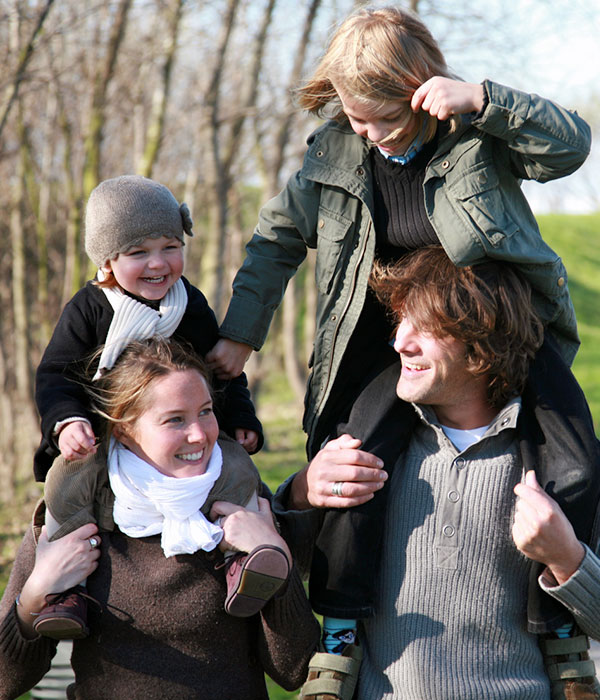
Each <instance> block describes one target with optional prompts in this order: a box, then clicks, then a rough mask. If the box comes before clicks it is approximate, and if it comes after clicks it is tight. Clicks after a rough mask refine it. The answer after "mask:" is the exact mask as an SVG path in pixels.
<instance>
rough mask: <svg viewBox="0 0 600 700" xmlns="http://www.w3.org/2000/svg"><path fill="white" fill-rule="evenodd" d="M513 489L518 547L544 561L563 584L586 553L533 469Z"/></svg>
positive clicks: (532, 556)
mask: <svg viewBox="0 0 600 700" xmlns="http://www.w3.org/2000/svg"><path fill="white" fill-rule="evenodd" d="M514 490H515V493H516V494H517V497H518V498H517V503H516V507H515V522H514V524H513V528H512V536H513V540H514V542H515V544H516V546H517V549H519V551H521V552H522V553H523V554H524V555H525V556H526V557H529V558H530V559H533V560H534V561H538V562H540V563H542V564H545V565H546V566H547V567H548V569H549V570H550V572H551V573H552V575H553V576H554V578H555V579H556V581H557V583H558V584H559V585H560V584H563V583H565V581H567V580H568V579H569V578H570V577H571V575H572V574H573V573H574V572H575V571H577V569H578V568H579V565H580V564H581V562H582V560H583V557H584V556H585V549H584V548H583V545H582V544H581V542H579V540H578V539H577V537H576V536H575V532H574V530H573V527H572V525H571V523H570V522H569V521H568V520H567V517H566V516H565V514H564V513H563V512H562V510H561V509H560V506H559V505H558V503H557V502H556V501H555V500H554V499H553V498H550V496H548V494H547V493H546V492H545V491H544V490H543V489H542V487H541V486H540V485H539V484H538V482H537V479H536V478H535V472H534V471H528V472H527V474H526V475H525V483H524V484H523V483H522V484H517V485H516V486H515V489H514Z"/></svg>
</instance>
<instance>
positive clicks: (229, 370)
mask: <svg viewBox="0 0 600 700" xmlns="http://www.w3.org/2000/svg"><path fill="white" fill-rule="evenodd" d="M251 353H252V347H251V346H250V345H246V343H238V342H236V341H235V340H230V339H229V338H221V340H219V341H218V342H217V344H216V345H215V347H214V348H213V349H212V350H211V351H210V352H208V353H207V354H206V361H207V363H208V367H209V369H211V370H212V371H213V372H214V373H215V375H216V376H217V377H218V379H234V378H235V377H239V376H240V374H241V373H242V372H243V371H244V365H245V364H246V362H247V361H248V358H249V357H250V354H251Z"/></svg>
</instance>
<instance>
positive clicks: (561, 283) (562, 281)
mask: <svg viewBox="0 0 600 700" xmlns="http://www.w3.org/2000/svg"><path fill="white" fill-rule="evenodd" d="M556 284H557V285H558V286H559V287H564V286H565V278H564V277H559V278H558V279H557V280H556Z"/></svg>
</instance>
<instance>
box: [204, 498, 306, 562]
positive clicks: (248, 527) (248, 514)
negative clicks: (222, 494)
mask: <svg viewBox="0 0 600 700" xmlns="http://www.w3.org/2000/svg"><path fill="white" fill-rule="evenodd" d="M219 516H221V518H222V519H221V527H222V528H223V539H222V540H221V543H220V544H219V548H220V549H221V550H222V551H224V550H227V549H233V550H236V551H238V552H251V551H252V550H253V549H254V548H255V547H258V546H259V545H261V544H272V545H274V546H275V547H279V548H280V549H282V550H283V551H284V552H285V555H286V556H287V558H288V561H289V562H290V565H291V563H292V555H291V553H290V550H289V548H288V546H287V544H286V542H285V540H284V539H283V537H282V536H281V535H280V534H279V533H278V532H277V530H276V529H275V523H274V522H273V514H272V513H271V506H270V505H269V501H267V499H266V498H259V499H258V511H253V510H249V509H247V508H243V507H242V506H238V505H234V504H233V503H228V502H226V501H216V502H215V503H213V505H212V508H211V510H210V518H211V520H215V519H216V518H218V517H219Z"/></svg>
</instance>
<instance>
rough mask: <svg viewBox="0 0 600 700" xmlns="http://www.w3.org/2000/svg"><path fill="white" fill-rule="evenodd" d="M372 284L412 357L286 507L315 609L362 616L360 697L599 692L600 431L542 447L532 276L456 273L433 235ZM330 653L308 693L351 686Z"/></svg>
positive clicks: (358, 409) (289, 487)
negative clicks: (534, 389) (577, 441)
mask: <svg viewBox="0 0 600 700" xmlns="http://www.w3.org/2000/svg"><path fill="white" fill-rule="evenodd" d="M372 286H373V287H374V289H375V291H376V292H377V293H378V295H379V296H380V298H382V299H383V300H384V301H386V302H387V304H388V306H389V308H390V309H391V310H392V311H393V313H394V314H395V316H396V318H397V320H398V330H397V333H396V338H395V343H394V347H395V349H396V351H397V352H398V354H399V356H400V360H401V366H400V367H395V368H393V367H392V368H389V369H388V370H384V372H382V374H381V375H380V376H379V377H378V378H377V379H376V380H375V381H374V382H373V383H372V384H371V385H369V386H367V387H366V389H365V390H364V392H363V394H362V395H361V396H360V397H359V399H358V401H357V402H356V404H355V406H354V407H353V409H352V412H351V414H350V418H349V421H348V423H347V424H346V425H344V426H343V427H342V429H343V430H345V431H346V432H347V433H348V434H344V435H342V436H341V437H339V438H338V439H336V440H333V441H331V442H330V443H328V444H327V445H326V446H325V448H324V449H322V450H321V452H319V454H318V455H317V456H316V457H315V459H314V460H313V461H312V462H311V463H310V464H309V465H308V466H307V467H306V468H305V469H304V470H303V471H302V472H299V473H298V474H297V475H296V476H295V477H294V478H292V479H291V480H290V481H289V482H288V483H286V484H284V485H283V486H282V488H281V489H280V491H279V492H278V497H277V504H276V508H275V510H276V512H277V513H278V515H279V516H280V519H281V520H282V522H283V524H284V528H285V534H287V535H288V536H289V538H290V540H291V541H292V542H295V543H297V544H299V550H301V551H302V553H303V554H304V556H305V557H312V570H311V599H312V600H313V607H315V609H316V610H317V611H318V612H321V613H323V614H325V615H334V616H336V617H340V618H344V617H358V618H363V619H361V620H360V624H359V626H358V637H359V641H360V646H361V648H362V650H363V652H364V658H363V662H362V666H361V670H360V680H359V683H358V689H357V695H356V697H358V698H359V700H379V699H380V698H410V699H413V700H423V699H424V698H427V699H428V700H429V699H430V698H443V699H449V698H461V699H467V698H473V699H475V698H477V699H479V698H510V699H511V700H516V699H519V698H523V699H524V698H549V697H550V693H551V689H550V682H551V681H552V685H553V688H552V693H553V695H552V697H553V698H558V697H569V698H576V697H582V698H583V697H585V698H594V697H600V694H598V693H599V688H598V686H597V685H595V680H594V677H593V676H594V672H593V664H592V665H590V662H589V661H587V654H586V642H587V640H586V637H585V634H588V635H590V636H592V637H594V638H599V637H600V559H599V558H598V556H597V541H598V529H599V528H598V525H599V524H600V517H599V516H596V527H595V530H594V531H592V522H593V520H594V517H593V516H594V513H595V512H596V510H597V504H598V488H597V481H598V479H597V478H596V476H595V475H596V474H597V471H596V470H597V468H598V464H599V463H600V461H599V459H598V450H597V440H596V438H595V436H594V435H593V430H592V429H591V428H590V426H587V428H586V426H580V427H581V434H582V439H581V443H582V445H579V446H573V445H571V444H567V445H565V446H564V447H561V438H562V437H563V436H561V435H557V436H554V442H553V450H554V451H555V454H554V455H548V454H546V453H545V451H544V450H545V449H546V447H547V445H545V444H544V445H542V446H541V447H540V444H539V443H540V440H539V439H538V438H539V435H538V434H537V433H538V432H539V430H538V429H539V425H538V423H537V422H536V420H537V418H536V417H539V416H540V413H539V410H538V409H540V407H537V406H536V407H532V406H530V405H529V390H528V387H527V376H528V368H529V364H530V362H531V361H532V359H533V357H534V356H536V353H537V356H536V362H537V361H539V358H540V356H541V355H542V353H540V352H538V350H539V348H540V346H541V345H542V340H543V329H542V327H541V324H540V322H539V319H538V318H537V317H536V315H535V312H534V311H533V306H532V304H531V298H530V290H529V288H528V286H527V284H526V283H525V282H524V281H523V280H522V279H521V278H520V277H519V276H518V275H517V274H516V272H515V271H514V270H513V269H511V267H510V266H509V265H507V264H505V263H494V262H490V263H485V264H482V265H478V266H473V267H470V268H469V267H467V268H457V267H455V266H454V265H453V264H452V263H451V262H450V261H449V260H448V258H447V257H446V255H445V253H444V252H443V250H441V249H440V248H437V247H434V248H427V249H423V250H420V251H417V252H415V253H413V254H411V255H410V256H408V258H406V259H405V260H404V261H402V262H401V263H400V264H399V265H397V266H396V267H394V268H392V269H391V270H383V271H379V272H377V273H376V274H375V276H374V281H373V285H372ZM544 346H546V344H544ZM550 351H551V350H548V348H546V349H545V352H550ZM565 371H567V370H566V369H565ZM547 381H548V384H549V387H550V389H551V390H554V389H552V385H553V383H554V384H557V385H558V386H559V387H560V377H550V376H549V377H547ZM394 384H395V393H396V395H397V398H399V399H402V401H398V400H397V398H396V397H391V396H390V394H391V392H390V391H389V387H390V386H394ZM403 402H406V403H403ZM542 408H543V407H542ZM536 411H538V412H537V413H536ZM586 429H587V431H588V432H587V434H586V432H585V431H586ZM590 430H591V434H590ZM357 436H358V437H359V438H361V440H362V445H361V440H357V439H355V438H356V437H357ZM360 446H362V447H363V448H364V449H363V450H360V449H358V448H359V447H360ZM384 463H385V468H386V470H387V471H388V472H391V476H390V478H389V479H388V483H387V484H386V483H385V482H386V472H384V471H383V470H382V466H383V465H384ZM561 470H562V471H561ZM538 479H539V480H540V481H541V482H542V484H543V486H544V487H545V489H546V490H548V491H551V492H552V494H553V496H554V498H552V497H550V496H549V495H548V493H546V491H545V490H544V489H543V488H542V487H541V486H540V485H539V483H538ZM384 484H385V488H382V487H383V486H384ZM582 485H583V486H582ZM578 487H580V488H578ZM574 494H576V495H574ZM558 502H560V503H561V505H562V506H563V508H564V509H565V510H566V511H567V512H568V513H569V516H570V518H571V520H572V521H573V523H574V524H575V529H574V527H573V525H572V524H571V522H569V519H567V517H566V516H565V514H564V512H563V510H562V509H561V507H560V506H559V503H558ZM349 506H358V507H357V508H356V509H352V508H348V507H349ZM311 507H312V509H311ZM317 508H338V509H339V508H341V509H342V510H338V511H332V510H329V511H323V510H321V511H318V510H316V509H317ZM301 510H306V512H305V513H299V512H298V511H301ZM582 513H583V515H582ZM315 529H316V530H318V532H317V534H315ZM311 536H312V538H313V540H316V542H315V546H314V548H311V547H307V546H306V543H307V542H310V541H311ZM582 540H583V542H582ZM585 542H587V543H588V544H589V546H588V544H585ZM347 562H350V564H349V565H347ZM315 581H316V583H315ZM369 581H370V582H371V583H372V588H373V600H372V601H370V600H368V597H369V595H370V590H369V583H368V582H369ZM360 595H365V597H366V598H367V599H366V600H365V601H364V605H363V606H361V605H360ZM315 602H316V605H315ZM344 610H345V611H346V612H350V614H349V615H344ZM579 630H581V631H583V632H584V633H585V634H583V635H582V634H581V633H580V631H579ZM534 632H540V633H544V634H543V635H541V637H539V636H538V635H537V634H534ZM559 635H564V636H565V637H567V639H565V640H564V641H562V640H560V639H558V638H557V637H558V636H559ZM540 640H541V645H540ZM542 649H543V651H544V653H545V654H546V658H545V659H544V656H543V654H542ZM327 656H331V655H324V654H321V655H319V659H318V662H317V663H316V664H315V668H320V669H321V670H322V671H323V673H321V674H319V672H318V671H313V674H312V677H316V678H317V680H316V681H314V682H310V681H309V683H307V684H306V686H305V690H304V693H303V695H304V697H311V698H327V699H328V700H329V698H334V697H348V698H349V697H351V696H352V693H351V691H350V692H349V693H348V691H347V690H346V691H344V690H343V689H342V687H341V685H340V694H339V696H336V695H334V694H332V690H331V688H332V685H331V683H330V682H329V681H330V680H331V678H332V677H333V678H334V679H335V678H342V677H343V668H344V667H343V665H340V664H338V663H333V665H332V666H331V668H337V669H342V672H340V671H336V672H332V671H327V670H326V669H327V658H325V661H324V659H323V657H327ZM343 661H345V659H343ZM560 662H569V663H567V664H566V665H562V666H561V665H559V664H560ZM571 662H574V663H571ZM348 669H349V671H351V667H350V666H348ZM319 675H322V676H328V677H329V681H328V683H327V684H326V685H325V686H323V687H324V688H328V689H329V690H327V691H319V690H318V688H319V686H318V685H316V683H318V677H319ZM561 675H562V676H563V678H561ZM309 678H311V676H309ZM564 678H566V679H567V680H565V679H564ZM349 685H350V686H351V683H350V684H349ZM344 692H346V695H345V696H344ZM319 693H321V694H319ZM327 693H329V694H327ZM561 693H562V695H561ZM569 693H570V694H569Z"/></svg>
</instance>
